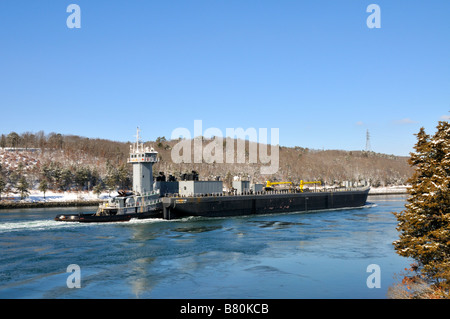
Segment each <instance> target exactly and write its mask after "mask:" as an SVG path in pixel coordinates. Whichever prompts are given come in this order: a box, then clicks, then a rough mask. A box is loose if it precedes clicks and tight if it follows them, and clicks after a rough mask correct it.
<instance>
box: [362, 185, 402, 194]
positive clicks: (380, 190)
mask: <svg viewBox="0 0 450 319" xmlns="http://www.w3.org/2000/svg"><path fill="white" fill-rule="evenodd" d="M409 188H410V186H405V185H401V186H387V187H371V188H370V191H369V195H380V194H407V192H408V189H409Z"/></svg>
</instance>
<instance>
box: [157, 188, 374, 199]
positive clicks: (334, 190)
mask: <svg viewBox="0 0 450 319" xmlns="http://www.w3.org/2000/svg"><path fill="white" fill-rule="evenodd" d="M368 188H369V187H368V186H365V187H336V188H319V189H303V192H302V191H301V190H299V189H277V190H270V191H259V192H253V191H245V192H239V193H238V192H236V191H234V192H222V193H201V194H179V193H174V194H164V195H163V197H176V198H184V197H186V198H189V197H221V196H255V195H257V196H258V195H276V194H302V193H327V192H328V193H330V192H331V193H339V192H351V191H361V190H367V189H368Z"/></svg>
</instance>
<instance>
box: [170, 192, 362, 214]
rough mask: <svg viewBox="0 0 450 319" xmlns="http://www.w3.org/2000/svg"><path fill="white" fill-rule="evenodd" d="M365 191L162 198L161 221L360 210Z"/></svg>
mask: <svg viewBox="0 0 450 319" xmlns="http://www.w3.org/2000/svg"><path fill="white" fill-rule="evenodd" d="M368 193H369V189H364V190H353V191H333V192H305V193H281V194H262V195H232V196H209V197H164V198H162V201H163V218H164V219H174V218H182V217H186V216H204V217H228V216H245V215H255V214H272V213H286V212H306V211H315V210H327V209H338V208H347V207H349V208H354V207H361V206H364V205H365V203H366V201H367V196H368Z"/></svg>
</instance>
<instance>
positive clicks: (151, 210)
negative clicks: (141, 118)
mask: <svg viewBox="0 0 450 319" xmlns="http://www.w3.org/2000/svg"><path fill="white" fill-rule="evenodd" d="M157 156H158V152H156V151H155V150H154V149H153V148H148V147H145V148H144V144H143V143H142V142H141V141H140V139H139V128H138V129H137V134H136V143H135V144H132V145H130V154H129V157H128V160H127V162H128V163H130V164H132V165H133V191H132V192H126V191H119V192H118V193H119V195H118V196H116V197H113V198H111V199H110V200H109V201H108V202H106V203H102V204H100V205H99V207H98V209H97V212H95V213H84V214H59V215H57V216H56V217H55V220H56V221H66V222H81V223H89V222H125V221H129V220H130V219H132V218H137V219H146V218H160V217H162V202H161V198H160V194H159V191H158V190H156V191H155V190H153V164H154V163H157V162H158V157H157Z"/></svg>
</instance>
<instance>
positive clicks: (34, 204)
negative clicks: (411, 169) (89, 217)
mask: <svg viewBox="0 0 450 319" xmlns="http://www.w3.org/2000/svg"><path fill="white" fill-rule="evenodd" d="M386 195H408V192H407V190H406V189H397V190H395V189H385V190H378V191H374V192H369V196H386ZM105 201H107V199H84V200H80V199H76V200H71V199H69V200H57V201H39V200H38V201H31V202H30V201H11V200H0V211H1V210H2V209H16V208H17V209H19V208H50V207H86V206H98V205H99V204H101V203H104V202H105Z"/></svg>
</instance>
